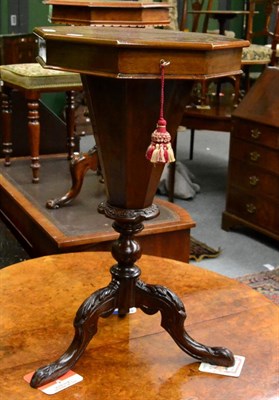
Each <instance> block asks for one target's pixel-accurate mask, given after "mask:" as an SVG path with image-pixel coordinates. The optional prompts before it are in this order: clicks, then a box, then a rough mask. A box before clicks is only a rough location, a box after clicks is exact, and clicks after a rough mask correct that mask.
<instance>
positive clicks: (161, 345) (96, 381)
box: [0, 252, 279, 400]
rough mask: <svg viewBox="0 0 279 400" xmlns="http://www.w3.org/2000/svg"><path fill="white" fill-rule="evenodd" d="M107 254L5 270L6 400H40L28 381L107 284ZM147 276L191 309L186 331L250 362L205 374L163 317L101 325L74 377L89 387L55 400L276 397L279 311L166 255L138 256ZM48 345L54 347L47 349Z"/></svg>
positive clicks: (1, 331)
mask: <svg viewBox="0 0 279 400" xmlns="http://www.w3.org/2000/svg"><path fill="white" fill-rule="evenodd" d="M113 262H114V260H113V258H112V257H111V254H110V253H96V252H91V253H87V252H85V253H74V254H60V255H53V256H47V257H41V258H36V259H33V260H29V261H25V262H22V263H18V264H15V265H12V266H9V267H7V268H4V269H3V270H1V272H0V274H1V318H0V341H1V349H2V352H1V363H0V371H1V400H23V399H24V400H31V399H32V400H33V399H36V400H43V399H47V398H48V397H47V395H46V394H44V393H42V392H41V391H39V390H36V391H35V390H34V389H32V388H30V386H29V385H28V384H27V383H26V382H25V381H24V380H23V377H24V376H25V375H26V374H28V373H30V372H32V371H34V369H36V368H37V367H38V366H39V365H41V364H42V363H46V362H48V361H49V360H50V359H52V358H54V357H56V355H57V352H59V351H63V350H64V349H65V345H66V344H67V343H68V342H69V341H70V339H71V336H72V320H73V317H74V313H75V310H76V309H77V308H78V306H79V304H80V303H81V302H82V301H83V299H84V297H86V296H88V295H90V293H91V292H92V290H95V289H97V288H98V287H104V286H105V285H107V282H108V277H107V276H106V274H104V270H105V269H106V267H107V265H109V264H111V263H113ZM141 266H142V278H143V279H145V280H148V281H150V282H154V283H156V282H160V283H161V284H163V285H168V286H169V287H170V288H171V289H172V290H173V291H175V292H176V293H177V294H178V295H179V297H180V298H181V299H182V300H183V301H184V302H185V303H187V308H188V309H189V316H188V318H187V321H186V323H187V329H188V330H189V332H190V333H191V334H192V335H194V336H195V337H197V338H198V339H199V340H201V341H204V342H206V343H207V344H214V343H215V342H219V343H220V344H222V345H227V344H228V343H230V347H231V349H232V350H233V351H234V353H235V354H238V355H242V356H245V358H246V359H245V363H244V366H243V369H242V372H241V375H240V377H239V378H232V377H226V376H221V375H213V374H208V373H202V372H200V371H199V363H198V362H196V361H195V360H193V358H191V357H190V356H189V355H187V354H185V353H183V352H182V351H181V350H180V349H179V348H178V347H177V346H176V345H175V344H174V343H173V341H172V340H171V338H170V337H169V335H168V334H167V333H166V332H165V331H164V330H163V329H162V328H161V327H160V315H159V313H157V314H155V315H153V316H147V315H145V314H144V313H143V312H142V311H141V310H137V312H136V313H135V314H130V315H128V316H126V318H119V317H118V316H117V315H111V316H110V317H108V318H105V319H103V318H101V319H100V328H101V329H100V330H99V332H98V334H97V335H96V337H95V338H94V340H93V341H92V342H91V343H90V344H89V346H88V348H87V350H86V352H85V353H84V355H83V357H82V358H81V359H80V361H79V362H78V363H77V364H76V366H75V367H74V371H75V372H76V373H78V374H80V375H81V376H82V377H83V381H82V382H80V383H78V384H76V385H74V386H72V387H70V388H68V389H66V390H63V391H61V392H60V393H57V394H56V395H54V396H53V398H54V399H56V400H62V399H63V400H77V399H81V400H105V399H112V398H117V399H119V400H127V399H129V400H130V399H133V400H142V399H147V400H158V399H163V400H190V399H191V400H205V399H214V400H224V399H226V400H235V399H237V400H248V399H249V400H259V399H260V400H275V399H276V398H277V395H278V390H279V388H278V375H279V371H278V366H279V357H278V356H279V354H278V339H279V337H278V335H279V331H278V318H279V315H278V314H279V308H278V306H276V305H275V304H272V303H271V301H269V300H268V299H266V298H265V297H264V296H262V295H260V294H259V293H257V292H256V291H255V290H253V289H251V288H249V287H248V286H246V285H243V284H240V283H239V282H237V281H236V280H234V279H229V278H227V277H225V276H222V275H219V274H216V273H214V272H210V271H207V270H205V269H203V268H198V267H196V266H193V265H189V264H186V263H181V262H178V261H174V260H169V259H163V258H161V257H151V256H143V257H142V258H141ZM46 343H47V345H46Z"/></svg>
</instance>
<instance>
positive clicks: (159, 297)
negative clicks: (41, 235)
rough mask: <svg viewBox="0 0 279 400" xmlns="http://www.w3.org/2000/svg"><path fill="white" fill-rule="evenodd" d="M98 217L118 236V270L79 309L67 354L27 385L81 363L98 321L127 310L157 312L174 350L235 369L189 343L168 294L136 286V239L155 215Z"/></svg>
mask: <svg viewBox="0 0 279 400" xmlns="http://www.w3.org/2000/svg"><path fill="white" fill-rule="evenodd" d="M98 211H99V212H100V213H103V214H105V215H106V216H107V217H108V218H111V219H114V223H113V228H114V229H115V230H116V231H117V232H118V233H120V236H119V238H118V239H117V240H116V241H115V242H114V243H113V245H112V255H113V257H114V258H115V259H116V261H117V264H115V265H113V266H112V267H111V270H110V271H111V275H112V280H111V283H110V284H109V285H108V286H107V287H105V288H103V289H100V290H98V291H96V292H95V293H93V294H92V295H91V296H90V297H88V299H87V300H85V302H84V303H83V304H82V305H81V307H80V308H79V310H78V312H77V314H76V318H75V321H74V327H75V337H74V339H73V341H72V344H71V345H70V347H69V348H68V350H67V351H66V352H65V353H64V354H63V355H62V356H61V357H60V358H59V359H58V360H56V361H55V362H53V363H51V364H49V365H47V366H45V367H42V368H39V369H38V370H37V371H36V372H35V374H34V375H33V377H32V380H31V383H30V385H31V386H32V387H38V386H41V385H44V384H46V383H48V382H51V381H53V380H54V379H56V378H59V377H60V376H61V375H63V374H64V373H66V372H67V371H68V370H69V369H70V368H72V367H73V366H74V364H75V363H76V362H77V361H78V359H79V358H80V357H81V355H82V354H83V352H84V351H85V349H86V347H87V345H88V343H89V342H90V340H91V339H92V337H93V336H94V335H95V333H96V332H97V322H98V319H99V317H104V318H105V317H108V316H109V315H111V314H112V312H113V311H114V309H115V308H118V313H119V315H120V316H124V315H126V314H128V313H129V309H130V308H131V307H137V308H141V309H142V310H143V311H144V312H145V313H146V314H154V313H156V312H158V311H160V312H161V315H162V320H161V325H162V327H163V328H164V329H165V330H166V331H167V332H168V333H169V334H170V335H171V337H172V338H173V339H174V341H175V342H176V343H177V345H178V346H179V347H180V348H181V349H182V350H183V351H185V352H186V353H188V354H190V355H191V356H192V357H194V358H196V359H198V360H202V361H206V362H209V363H211V364H217V365H222V366H231V365H233V364H234V357H233V355H232V353H231V352H230V351H229V350H227V349H224V348H220V347H207V346H204V345H202V344H200V343H198V342H196V341H195V340H193V339H192V338H191V337H190V336H189V335H188V334H187V332H186V331H185V329H184V321H185V318H186V313H185V309H184V306H183V304H182V302H181V301H180V300H179V298H178V297H177V296H176V295H175V294H173V293H172V292H171V291H170V290H169V289H167V288H166V287H163V286H160V285H147V284H145V283H143V282H142V281H140V280H139V277H140V274H141V271H140V269H139V267H138V266H137V265H135V262H136V261H137V260H138V259H139V258H140V257H141V247H140V244H139V243H138V242H137V240H136V239H135V237H134V236H135V234H137V233H139V232H140V231H141V230H142V229H143V224H142V222H143V221H145V220H149V219H152V218H155V217H156V216H157V215H158V214H159V209H158V207H157V206H156V205H154V204H152V205H151V206H150V207H147V208H144V209H136V210H132V209H122V208H117V207H113V206H111V205H110V204H109V203H108V202H104V203H101V204H100V206H99V208H98Z"/></svg>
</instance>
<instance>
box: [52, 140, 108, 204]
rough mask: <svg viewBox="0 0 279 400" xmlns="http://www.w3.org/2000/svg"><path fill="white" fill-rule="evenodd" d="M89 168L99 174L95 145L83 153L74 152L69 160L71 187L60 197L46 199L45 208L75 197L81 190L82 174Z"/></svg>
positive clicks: (66, 202)
mask: <svg viewBox="0 0 279 400" xmlns="http://www.w3.org/2000/svg"><path fill="white" fill-rule="evenodd" d="M89 169H91V170H93V171H97V173H99V174H100V175H101V172H100V171H101V170H100V167H99V159H98V153H97V148H96V146H95V147H94V148H93V149H91V150H89V152H88V153H85V154H79V153H74V155H73V159H72V160H71V161H70V172H71V177H72V187H71V189H70V190H69V191H68V192H67V193H66V194H65V195H64V196H62V197H58V198H55V199H51V200H48V201H47V203H46V208H51V209H55V208H60V207H62V206H65V205H67V204H69V203H70V202H71V201H72V200H73V199H75V198H76V197H77V196H78V194H79V192H80V191H81V188H82V184H83V180H84V176H85V174H86V172H87V171H88V170H89Z"/></svg>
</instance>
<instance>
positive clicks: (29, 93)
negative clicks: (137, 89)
mask: <svg viewBox="0 0 279 400" xmlns="http://www.w3.org/2000/svg"><path fill="white" fill-rule="evenodd" d="M0 79H1V81H2V102H1V108H2V127H3V153H4V157H5V161H4V163H5V166H10V165H11V160H10V157H11V154H12V132H11V127H12V123H11V121H12V97H11V92H12V90H18V91H21V92H23V94H24V97H25V99H26V101H27V108H28V115H27V116H26V124H27V126H28V136H29V145H30V154H31V168H32V175H33V177H32V182H33V183H37V182H39V168H40V163H39V146H40V116H39V99H40V96H41V93H46V92H66V129H67V146H68V158H69V159H71V158H72V156H73V148H74V146H75V141H74V129H75V127H74V92H75V91H81V90H82V83H81V78H80V75H79V74H78V73H74V72H64V71H56V70H50V69H45V68H43V67H42V66H41V65H40V64H37V63H28V64H11V65H2V66H1V67H0Z"/></svg>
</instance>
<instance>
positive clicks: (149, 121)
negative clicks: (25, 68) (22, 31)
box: [30, 26, 247, 387]
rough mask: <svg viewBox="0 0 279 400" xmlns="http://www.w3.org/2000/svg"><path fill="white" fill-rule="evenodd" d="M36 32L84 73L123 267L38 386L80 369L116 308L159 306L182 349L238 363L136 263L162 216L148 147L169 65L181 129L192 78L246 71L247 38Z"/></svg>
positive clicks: (60, 62) (54, 53) (168, 109)
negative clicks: (188, 325) (189, 324)
mask: <svg viewBox="0 0 279 400" xmlns="http://www.w3.org/2000/svg"><path fill="white" fill-rule="evenodd" d="M35 33H36V34H37V35H38V37H39V47H40V48H39V55H40V60H41V63H42V64H43V65H45V66H47V67H50V68H55V69H66V70H70V71H74V72H79V73H81V77H82V82H83V86H84V89H85V93H86V96H87V104H88V108H89V115H90V119H91V121H92V124H93V131H94V136H95V139H96V144H97V148H98V155H99V158H100V164H101V169H102V173H103V176H104V181H105V186H106V197H107V200H106V201H104V202H102V203H101V204H100V205H99V212H101V213H103V214H105V216H106V217H108V218H111V219H113V220H114V222H113V228H114V229H115V230H116V232H118V234H119V238H118V239H117V240H116V241H115V242H114V243H113V245H112V255H113V257H114V259H115V260H116V261H117V263H116V264H114V265H113V266H112V267H111V275H112V279H111V282H110V283H109V284H108V285H107V286H105V287H103V288H101V289H98V290H96V291H95V292H93V294H92V295H91V296H90V297H88V298H87V300H85V301H84V303H83V304H82V305H81V307H80V308H79V310H78V312H77V316H76V318H75V322H74V325H75V335H74V339H73V341H72V343H71V344H70V346H69V348H68V349H67V350H66V352H65V353H64V354H63V355H62V356H61V357H60V358H59V359H57V360H56V361H54V362H53V363H51V364H48V365H46V366H45V367H41V368H39V369H38V370H37V371H36V372H35V374H34V375H33V377H32V380H31V383H30V384H31V386H32V387H38V386H40V385H42V384H44V383H47V382H50V381H52V380H53V379H56V378H57V377H60V376H61V375H62V374H64V373H65V372H66V371H68V370H69V369H70V368H72V366H73V365H74V364H75V363H76V362H77V361H78V359H79V358H80V357H81V355H82V354H83V352H84V351H85V349H86V347H87V345H88V344H89V342H90V341H91V339H92V337H93V336H94V335H95V334H96V332H97V323H98V319H99V317H108V316H109V315H111V314H112V313H113V311H114V309H115V308H118V310H119V314H120V315H122V316H124V315H126V314H127V313H128V312H129V310H130V308H131V307H136V308H140V309H141V310H143V311H144V312H145V313H146V314H149V315H152V314H155V313H156V312H157V311H159V310H160V312H161V315H162V321H161V325H162V327H164V329H165V330H166V331H167V332H168V333H169V334H170V335H171V337H172V338H173V340H174V341H175V342H176V344H177V345H178V346H179V347H180V348H181V349H182V350H183V351H185V352H186V353H188V354H190V355H191V356H193V357H195V358H197V359H198V360H203V361H207V362H210V363H213V364H218V365H223V366H231V365H233V364H234V357H233V354H232V352H231V351H230V350H228V349H226V348H223V347H208V346H206V345H203V344H201V343H198V342H196V341H195V340H194V339H193V338H191V337H190V335H188V334H187V332H186V331H185V329H184V320H185V318H186V314H185V310H184V306H183V304H182V302H181V300H180V299H179V298H178V297H177V296H176V295H175V294H174V293H172V292H171V291H170V290H169V289H167V288H166V287H164V286H161V285H148V284H146V283H144V282H143V281H141V280H140V279H139V277H140V274H141V271H140V269H139V267H138V266H137V265H136V264H135V263H136V261H137V260H139V259H140V257H141V253H142V249H141V247H140V245H139V243H138V242H137V241H136V239H135V234H137V233H139V232H140V231H142V229H143V221H146V220H150V219H152V218H155V217H156V216H158V214H159V209H158V207H157V206H156V205H155V204H153V198H154V195H155V193H156V190H157V187H158V184H159V180H160V176H161V173H162V170H163V167H164V165H163V164H158V165H155V166H154V165H153V164H152V163H150V162H149V161H148V160H147V159H146V158H145V152H146V149H147V147H148V145H149V143H150V135H151V133H152V131H153V130H154V129H155V125H156V122H157V120H158V118H159V105H160V91H161V85H160V84H161V80H160V75H161V74H160V72H161V71H160V65H161V62H162V60H165V61H166V62H168V63H169V65H168V67H166V72H165V117H166V119H167V121H168V130H169V131H170V133H172V134H173V133H174V132H176V130H177V128H178V125H179V124H180V121H181V119H182V115H183V112H184V109H185V106H186V104H187V102H188V100H189V94H190V92H191V88H192V82H193V80H194V79H198V78H200V77H201V76H204V75H205V74H209V75H212V76H225V75H232V74H234V73H235V72H236V73H238V71H239V66H240V59H241V52H242V48H243V46H245V45H247V43H246V42H243V41H240V40H233V39H227V38H225V37H223V36H214V35H212V36H210V35H202V34H187V33H183V32H175V31H165V30H156V29H137V28H129V29H128V30H124V29H123V28H105V27H102V28H96V27H95V28H92V27H77V26H74V27H64V26H59V27H57V28H56V27H52V28H49V27H47V28H37V29H35ZM159 281H160V279H159V278H158V282H159Z"/></svg>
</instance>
